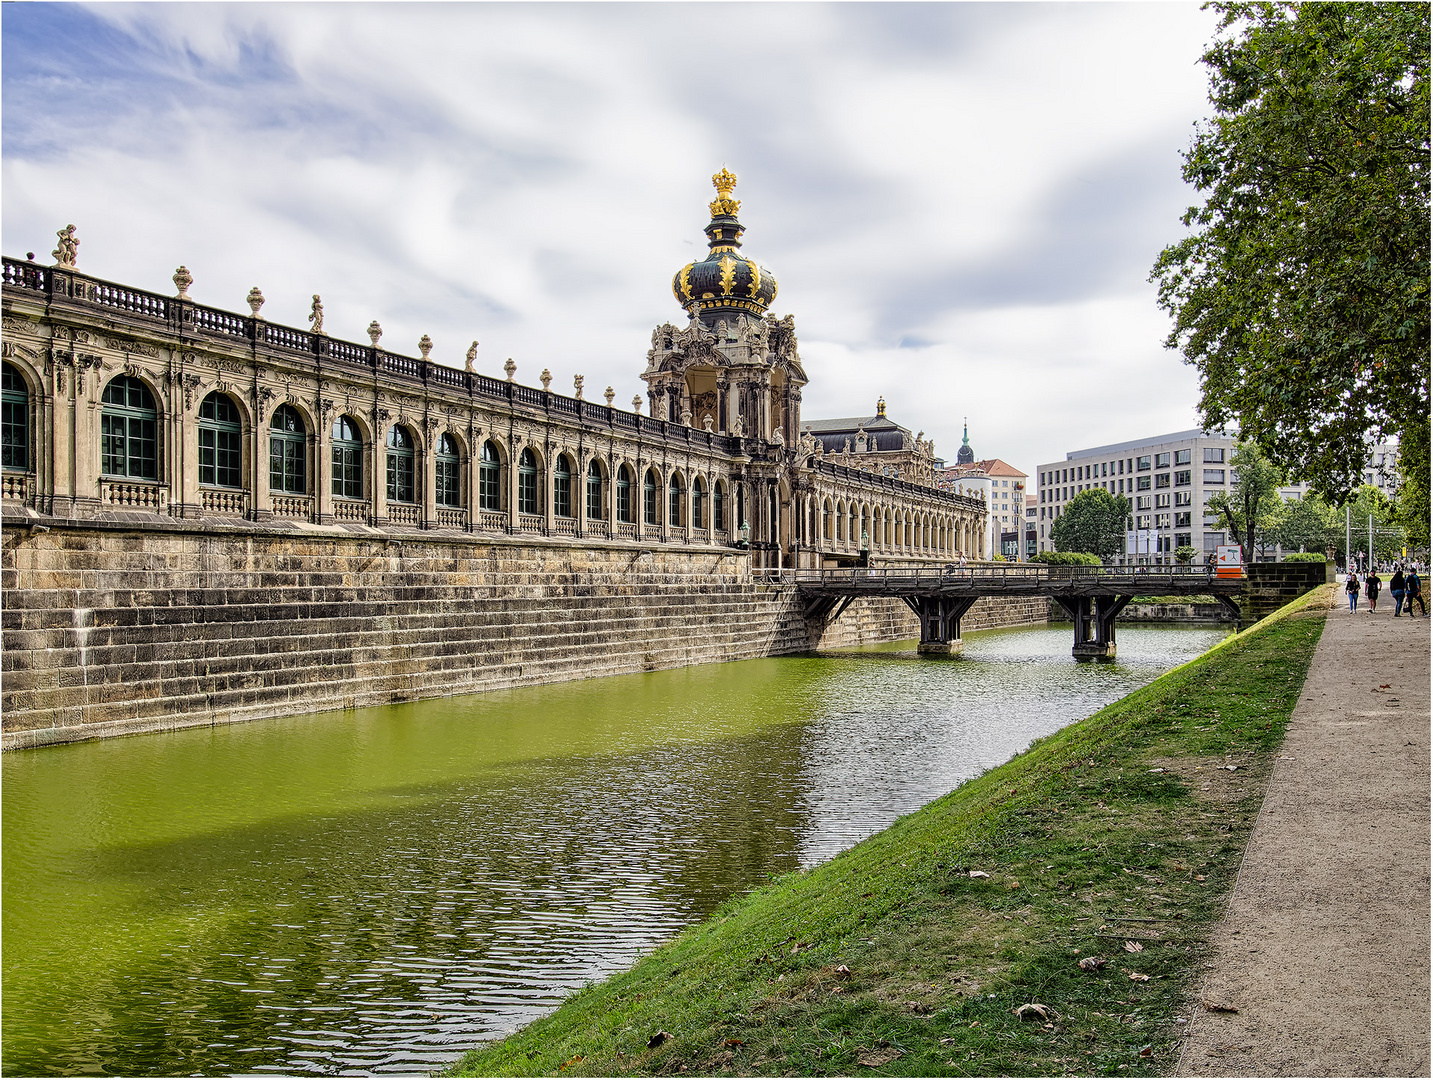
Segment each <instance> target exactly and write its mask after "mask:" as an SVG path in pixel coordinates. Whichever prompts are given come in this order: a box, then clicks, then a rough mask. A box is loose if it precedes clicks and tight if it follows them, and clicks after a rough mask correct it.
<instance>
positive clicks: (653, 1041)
mask: <svg viewBox="0 0 1433 1080" xmlns="http://www.w3.org/2000/svg"><path fill="white" fill-rule="evenodd" d="M675 1038H676V1036H675V1035H673V1034H672V1033H671V1032H670V1031H659V1032H657V1033H656V1034H655V1035H653V1036H652V1037H651V1038H650V1039H648V1040H647V1049H648V1050H655V1049H657V1047H659V1046H661V1045H662V1044H663V1043H664V1042H666V1041H667V1040H668V1039H675Z"/></svg>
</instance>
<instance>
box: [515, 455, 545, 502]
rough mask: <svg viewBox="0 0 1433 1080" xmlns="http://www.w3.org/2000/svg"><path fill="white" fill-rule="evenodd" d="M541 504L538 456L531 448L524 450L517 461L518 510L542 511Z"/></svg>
mask: <svg viewBox="0 0 1433 1080" xmlns="http://www.w3.org/2000/svg"><path fill="white" fill-rule="evenodd" d="M541 505H542V504H541V503H540V502H539V501H538V497H537V457H536V456H535V455H534V454H533V452H532V451H531V450H524V451H523V452H522V457H521V458H519V459H518V463H517V512H518V513H519V514H537V513H541V510H540V509H539V507H541Z"/></svg>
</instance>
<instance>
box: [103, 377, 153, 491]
mask: <svg viewBox="0 0 1433 1080" xmlns="http://www.w3.org/2000/svg"><path fill="white" fill-rule="evenodd" d="M100 404H101V411H100V471H101V472H103V473H104V475H106V476H118V477H124V478H125V479H129V480H158V479H159V410H158V409H157V408H156V407H155V404H154V395H153V394H151V393H150V392H149V388H148V387H147V386H145V385H144V383H142V382H140V381H139V380H138V379H136V378H134V377H133V376H132V375H120V376H119V377H117V378H115V379H112V380H110V383H109V385H108V386H106V387H105V388H104V394H103V395H102V396H101V398H100Z"/></svg>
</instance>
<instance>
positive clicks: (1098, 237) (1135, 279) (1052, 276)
mask: <svg viewBox="0 0 1433 1080" xmlns="http://www.w3.org/2000/svg"><path fill="white" fill-rule="evenodd" d="M1214 24H1215V17H1214V15H1213V14H1212V13H1210V12H1202V11H1200V10H1199V7H1198V5H1197V4H1193V3H1190V4H1185V3H1164V2H1160V3H1115V4H1099V3H1065V4H1040V3H1008V4H1007V3H996V4H979V3H957V4H940V3H919V4H897V3H875V4H861V3H840V4H820V3H797V4H775V3H772V4H755V3H753V4H747V3H737V2H727V3H683V4H665V3H639V4H596V3H594V4H579V5H567V4H560V3H541V4H513V5H509V4H499V3H491V4H488V3H485V4H463V3H439V4H418V3H411V4H410V3H400V4H347V3H322V4H312V5H308V4H300V3H292V4H291V3H285V4H240V5H233V6H229V5H221V4H193V5H190V4H139V5H126V4H97V5H94V6H82V5H70V4H7V5H5V10H4V26H3V37H2V38H0V44H3V192H0V194H3V224H0V228H3V247H4V251H5V254H7V255H11V256H19V257H24V255H25V253H26V252H29V251H33V252H35V253H36V255H37V257H38V258H40V259H43V260H44V261H46V262H49V261H51V259H50V251H51V250H52V249H53V248H54V246H55V231H56V230H57V229H58V228H60V227H61V226H62V225H64V224H66V223H68V222H74V223H75V224H76V225H77V226H78V229H79V237H80V241H81V245H80V250H79V266H80V269H82V270H84V271H87V272H88V273H91V274H94V275H96V276H98V277H102V278H106V279H109V280H114V281H119V282H123V283H126V284H130V285H134V286H138V287H140V288H145V289H150V290H153V291H162V292H172V291H173V286H172V284H171V281H170V278H171V275H172V274H173V273H174V270H175V268H176V267H177V266H179V264H181V263H183V264H185V265H186V266H188V268H189V270H190V272H191V273H192V274H193V275H194V279H195V281H194V285H193V286H192V287H191V289H190V294H191V295H192V296H193V297H194V298H195V299H196V300H198V301H199V302H201V303H207V304H211V305H214V306H216V307H221V308H226V309H228V310H233V311H246V310H247V309H246V307H245V304H244V296H245V294H246V293H247V292H248V290H249V288H250V287H251V286H253V285H258V286H259V287H260V288H261V289H262V291H263V292H264V294H265V295H266V296H267V297H268V304H267V305H266V307H265V308H264V315H265V316H266V317H269V318H271V319H273V320H274V321H276V322H282V323H286V324H288V325H291V326H305V325H306V319H307V315H308V311H309V301H310V298H311V296H312V295H313V294H314V293H319V294H321V295H322V296H323V302H324V308H325V313H326V320H325V329H326V330H327V331H328V332H329V333H331V334H333V335H334V336H336V337H343V338H347V339H349V340H354V341H360V342H363V341H366V337H365V334H364V328H365V327H366V326H367V325H368V323H369V321H370V320H371V319H375V318H376V319H377V320H378V321H379V322H380V323H382V325H383V327H384V329H385V336H384V339H383V344H384V345H385V346H386V347H389V348H392V349H394V350H395V351H399V352H406V353H408V354H409V355H417V340H418V338H419V337H420V336H421V335H422V334H424V333H427V334H429V335H431V336H432V338H433V340H434V342H435V343H436V344H435V348H434V352H433V358H434V359H435V360H439V361H442V362H444V363H449V364H452V365H454V366H461V365H462V362H463V353H464V352H465V351H466V349H467V346H468V343H469V342H471V341H472V340H474V339H477V340H478V341H480V342H481V345H480V347H479V354H478V355H479V359H478V368H479V370H481V371H486V372H488V373H490V374H498V375H500V374H501V368H502V364H503V361H504V360H505V359H507V358H508V357H512V358H513V359H514V360H515V361H516V363H517V365H518V379H519V380H520V381H523V382H529V383H534V384H535V383H536V381H537V376H538V373H539V372H540V371H541V370H542V369H543V368H544V367H546V368H550V369H551V371H552V373H553V376H554V388H555V389H562V390H567V391H569V392H570V388H571V385H572V376H573V375H574V374H579V373H580V374H583V375H584V376H585V377H586V384H587V388H588V390H587V396H588V397H593V398H595V397H597V396H598V394H599V393H600V391H601V389H602V388H603V387H605V386H607V385H608V384H610V385H612V386H613V387H614V388H615V389H616V391H617V400H618V403H619V404H620V403H629V402H630V401H631V398H632V396H633V394H634V393H637V392H639V391H643V390H644V386H643V384H642V383H641V381H640V379H639V378H638V375H639V373H640V372H641V370H642V368H643V366H644V364H645V354H646V350H647V348H648V345H649V343H650V342H649V338H650V334H651V330H652V328H653V327H654V326H655V325H657V324H658V323H660V322H662V321H666V320H672V321H682V313H681V311H680V310H679V309H678V307H677V305H676V302H675V301H674V300H673V298H672V295H671V287H670V282H671V277H672V274H673V273H674V272H675V271H676V270H677V269H679V268H680V267H681V266H682V265H683V264H685V263H686V262H689V261H691V260H692V259H693V258H694V257H699V253H700V252H702V251H704V248H705V240H704V237H703V235H702V227H703V226H704V225H705V224H706V222H707V220H708V216H709V215H708V212H707V209H706V204H707V203H708V201H709V200H710V199H711V198H712V197H713V195H714V192H713V191H712V188H711V181H710V177H711V174H712V173H714V172H716V171H717V170H718V169H719V168H721V167H722V166H726V167H728V168H730V169H731V170H732V171H733V172H735V173H736V174H737V175H738V176H739V178H740V181H739V184H738V186H737V190H736V197H737V198H739V199H740V200H741V201H742V210H741V215H740V216H741V220H742V223H743V224H744V225H745V226H746V229H747V232H746V236H745V247H744V252H745V253H746V254H748V255H750V256H752V257H753V258H755V259H756V260H757V261H759V262H761V263H762V264H763V265H765V266H766V267H768V268H769V269H771V270H772V271H773V272H774V273H775V275H776V277H777V280H778V281H779V283H780V294H779V295H778V296H777V299H776V302H775V304H774V305H773V310H774V311H775V312H777V313H778V314H782V315H784V314H786V313H788V312H789V313H792V314H794V315H795V316H796V325H797V330H798V334H799V336H800V342H801V355H802V359H803V361H804V363H805V367H806V371H807V374H808V375H809V376H810V379H811V383H810V385H809V386H808V387H807V389H806V393H805V401H804V404H803V415H804V416H805V417H807V418H808V419H812V418H818V417H833V416H854V415H861V414H869V413H871V412H873V411H874V403H875V400H876V398H877V396H879V395H884V396H885V398H886V401H887V403H888V408H889V411H890V413H891V415H892V416H893V417H894V418H895V419H897V420H898V421H900V422H902V423H904V424H906V425H908V426H909V427H911V428H912V429H919V430H924V431H925V432H927V433H928V434H929V435H933V436H934V437H935V439H936V449H937V452H938V453H941V454H944V455H945V456H947V457H949V458H951V459H953V458H954V456H955V452H956V450H957V449H958V448H959V446H960V437H961V423H962V420H963V418H965V417H967V416H968V417H969V422H970V437H971V443H972V445H973V446H974V448H975V450H976V452H977V454H978V455H979V456H981V457H986V456H998V457H1001V458H1004V459H1005V460H1007V461H1009V462H1010V463H1012V464H1014V465H1015V466H1017V467H1018V468H1021V469H1023V470H1025V471H1027V472H1029V471H1033V470H1034V468H1035V466H1036V465H1038V464H1040V463H1042V462H1047V461H1052V460H1056V459H1058V458H1061V457H1063V456H1064V455H1065V453H1066V452H1067V451H1070V450H1075V449H1078V448H1082V447H1086V446H1093V445H1098V444H1102V443H1109V442H1114V441H1118V440H1123V439H1130V438H1138V437H1142V436H1145V435H1153V434H1158V433H1162V432H1168V431H1176V430H1180V429H1183V428H1189V427H1193V426H1195V411H1194V405H1195V401H1196V397H1197V388H1196V380H1195V375H1194V371H1193V369H1192V368H1189V367H1187V366H1185V365H1184V364H1182V363H1181V362H1180V360H1179V357H1178V355H1177V354H1174V353H1171V352H1168V351H1166V350H1165V349H1164V348H1163V346H1162V341H1163V338H1164V336H1165V333H1166V331H1167V319H1166V317H1165V316H1164V315H1163V314H1162V313H1161V312H1160V311H1159V310H1158V309H1157V308H1156V306H1155V293H1154V288H1153V286H1151V285H1150V284H1148V282H1147V281H1146V278H1147V276H1148V273H1149V269H1150V266H1151V264H1152V263H1153V261H1154V259H1155V257H1156V255H1157V254H1158V252H1159V250H1160V248H1161V247H1162V246H1164V245H1165V244H1166V243H1169V242H1170V241H1171V240H1173V239H1175V238H1177V237H1178V236H1179V235H1180V231H1181V226H1180V224H1179V215H1180V214H1181V212H1182V211H1183V209H1184V208H1185V207H1186V206H1187V205H1188V204H1189V203H1190V202H1191V201H1192V199H1193V196H1192V193H1191V192H1190V190H1189V189H1187V188H1186V187H1185V186H1184V184H1183V183H1182V181H1181V180H1180V178H1179V166H1180V158H1179V152H1180V151H1181V150H1182V149H1184V148H1185V147H1186V146H1187V145H1188V144H1189V142H1190V140H1191V138H1192V135H1193V129H1192V125H1193V123H1194V122H1195V121H1197V120H1198V119H1200V118H1201V117H1203V116H1204V115H1205V114H1206V111H1207V101H1206V89H1207V84H1206V80H1205V76H1204V73H1203V69H1202V68H1201V67H1200V66H1199V64H1198V57H1199V54H1200V52H1201V51H1202V48H1203V46H1204V45H1205V43H1206V42H1207V41H1208V40H1209V38H1210V37H1211V36H1212V35H1213V33H1214Z"/></svg>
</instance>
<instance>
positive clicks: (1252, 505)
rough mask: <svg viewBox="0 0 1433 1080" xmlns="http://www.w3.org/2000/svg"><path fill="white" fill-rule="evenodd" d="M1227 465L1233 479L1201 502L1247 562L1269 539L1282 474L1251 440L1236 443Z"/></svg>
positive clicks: (1280, 502) (1279, 501) (1278, 503)
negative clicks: (1217, 519) (1231, 537)
mask: <svg viewBox="0 0 1433 1080" xmlns="http://www.w3.org/2000/svg"><path fill="white" fill-rule="evenodd" d="M1229 466H1230V469H1231V470H1232V473H1233V476H1234V477H1235V478H1236V479H1234V481H1233V483H1232V484H1231V486H1230V490H1229V491H1228V492H1223V491H1221V492H1219V493H1218V494H1217V495H1215V496H1214V497H1213V498H1212V499H1210V500H1209V501H1208V502H1207V503H1205V507H1204V512H1205V513H1207V514H1217V515H1218V516H1219V523H1220V524H1221V525H1222V526H1224V528H1225V529H1226V530H1228V532H1229V534H1230V535H1231V536H1233V537H1234V542H1235V543H1237V544H1238V545H1239V548H1240V550H1241V552H1242V553H1243V556H1244V562H1245V563H1248V562H1251V561H1252V560H1253V557H1254V552H1255V551H1256V550H1257V549H1258V548H1259V547H1262V546H1264V545H1266V544H1268V543H1269V542H1270V538H1269V530H1270V528H1271V527H1272V526H1273V524H1274V522H1275V520H1276V519H1277V515H1278V514H1279V512H1280V511H1281V510H1282V509H1283V505H1284V503H1283V500H1282V499H1280V498H1279V485H1280V484H1281V483H1283V480H1284V478H1283V476H1282V474H1281V473H1280V472H1279V470H1278V469H1277V468H1276V467H1275V466H1274V464H1273V463H1272V462H1270V461H1269V459H1268V458H1266V457H1265V456H1264V454H1263V452H1262V451H1261V450H1260V449H1259V447H1258V446H1257V445H1255V444H1254V443H1240V444H1239V445H1238V446H1236V447H1235V448H1234V453H1233V454H1232V455H1231V456H1230V458H1229Z"/></svg>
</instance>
